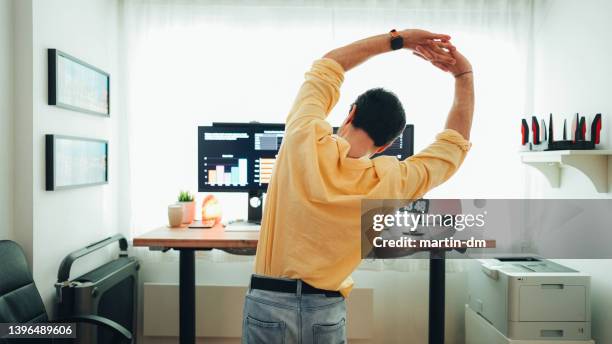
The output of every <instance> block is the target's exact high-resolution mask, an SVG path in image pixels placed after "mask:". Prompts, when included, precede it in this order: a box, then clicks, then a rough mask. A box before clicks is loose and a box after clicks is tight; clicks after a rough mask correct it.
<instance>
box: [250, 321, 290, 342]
mask: <svg viewBox="0 0 612 344" xmlns="http://www.w3.org/2000/svg"><path fill="white" fill-rule="evenodd" d="M245 337H246V342H247V343H249V344H284V343H285V323H284V322H282V321H263V320H259V319H255V318H253V317H252V316H250V315H247V318H246V334H245Z"/></svg>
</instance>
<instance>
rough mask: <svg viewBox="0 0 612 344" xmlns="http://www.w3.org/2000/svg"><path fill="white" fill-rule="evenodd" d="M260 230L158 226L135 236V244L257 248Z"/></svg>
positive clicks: (208, 247) (198, 247)
mask: <svg viewBox="0 0 612 344" xmlns="http://www.w3.org/2000/svg"><path fill="white" fill-rule="evenodd" d="M258 240H259V231H243V232H239V231H226V230H224V228H223V226H222V225H217V226H215V227H213V228H170V227H167V226H164V227H159V228H156V229H154V230H152V231H149V232H147V233H145V234H142V235H139V236H137V237H135V238H134V246H140V247H156V248H193V249H212V248H256V247H257V241H258Z"/></svg>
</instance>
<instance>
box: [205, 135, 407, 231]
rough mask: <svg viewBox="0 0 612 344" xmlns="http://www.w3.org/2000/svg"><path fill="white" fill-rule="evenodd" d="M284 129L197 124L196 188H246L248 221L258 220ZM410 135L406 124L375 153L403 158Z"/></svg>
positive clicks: (228, 190) (220, 190) (405, 154)
mask: <svg viewBox="0 0 612 344" xmlns="http://www.w3.org/2000/svg"><path fill="white" fill-rule="evenodd" d="M284 129H285V125H284V124H282V123H213V125H212V126H200V127H198V191H199V192H248V193H249V206H248V210H249V222H258V221H260V220H261V205H262V202H263V201H262V196H263V193H264V192H265V191H266V190H267V189H268V183H269V182H270V178H271V176H272V169H273V167H274V163H275V161H276V155H277V154H278V150H279V149H280V146H281V143H282V140H283V137H284V135H285V132H284ZM337 129H338V128H334V132H336V131H337ZM413 138H414V126H413V125H407V126H406V128H405V129H404V132H403V133H402V135H401V136H400V137H398V138H397V140H395V141H394V142H393V144H392V145H391V146H390V147H389V148H387V149H386V150H385V151H384V152H382V153H380V154H378V155H390V156H395V157H397V158H398V159H405V158H407V157H409V156H411V155H412V154H413V152H414V141H413ZM378 155H377V156H378Z"/></svg>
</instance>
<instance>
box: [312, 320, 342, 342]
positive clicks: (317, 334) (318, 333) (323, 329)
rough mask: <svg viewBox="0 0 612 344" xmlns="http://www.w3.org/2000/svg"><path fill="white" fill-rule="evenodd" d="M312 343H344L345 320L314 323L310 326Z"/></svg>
mask: <svg viewBox="0 0 612 344" xmlns="http://www.w3.org/2000/svg"><path fill="white" fill-rule="evenodd" d="M312 331H313V338H314V344H344V343H346V320H344V318H343V319H342V320H340V321H339V322H337V323H335V324H315V325H313V326H312Z"/></svg>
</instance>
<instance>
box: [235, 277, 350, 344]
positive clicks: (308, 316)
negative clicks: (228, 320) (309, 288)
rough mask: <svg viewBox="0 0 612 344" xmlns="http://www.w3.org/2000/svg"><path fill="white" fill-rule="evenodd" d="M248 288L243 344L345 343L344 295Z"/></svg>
mask: <svg viewBox="0 0 612 344" xmlns="http://www.w3.org/2000/svg"><path fill="white" fill-rule="evenodd" d="M301 283H302V281H299V280H298V288H297V289H298V290H297V292H296V293H295V294H293V293H282V292H274V291H267V290H259V289H250V288H249V291H248V292H247V295H246V299H245V302H244V315H243V321H242V343H243V344H259V343H262V344H293V343H296V344H311V343H314V344H321V343H325V344H327V343H330V344H341V343H346V303H345V302H344V297H342V296H334V297H328V296H325V295H324V294H302V293H301Z"/></svg>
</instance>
